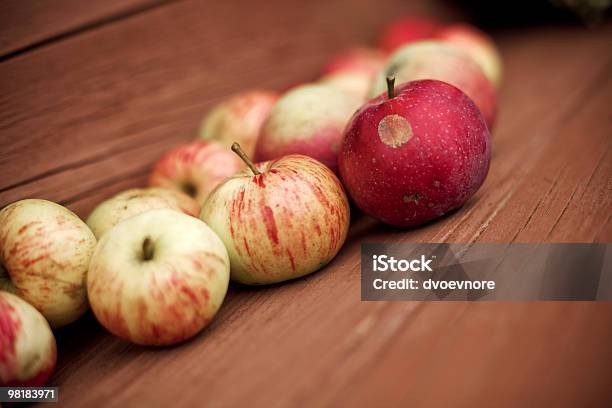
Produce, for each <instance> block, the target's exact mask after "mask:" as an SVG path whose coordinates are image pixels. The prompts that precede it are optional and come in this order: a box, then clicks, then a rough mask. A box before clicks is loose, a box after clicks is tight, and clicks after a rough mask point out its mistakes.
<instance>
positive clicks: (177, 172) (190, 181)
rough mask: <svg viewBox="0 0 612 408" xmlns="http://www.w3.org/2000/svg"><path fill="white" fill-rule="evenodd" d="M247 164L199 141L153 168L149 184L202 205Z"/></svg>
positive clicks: (180, 148)
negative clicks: (184, 195)
mask: <svg viewBox="0 0 612 408" xmlns="http://www.w3.org/2000/svg"><path fill="white" fill-rule="evenodd" d="M243 167H244V165H243V163H242V162H241V161H240V159H238V158H237V157H236V156H235V155H233V154H232V152H230V151H229V150H228V149H227V148H226V147H225V146H224V145H222V144H221V143H219V142H214V141H205V140H196V141H194V142H191V143H188V144H184V145H181V146H178V147H176V148H174V149H172V150H170V151H169V152H168V153H166V155H164V156H163V157H162V158H161V159H159V161H158V162H157V163H156V164H155V166H154V167H153V171H152V172H151V176H150V177H149V184H150V185H151V186H154V187H164V188H169V189H173V190H178V191H182V192H184V193H187V195H189V196H191V197H193V198H195V200H196V201H197V202H198V204H201V203H202V202H203V201H204V200H205V199H206V197H207V196H208V193H210V192H211V191H212V190H213V189H214V188H215V187H216V186H217V184H219V183H220V182H222V181H223V180H225V179H226V178H227V177H229V176H231V175H233V174H235V173H236V172H238V171H240V170H242V168H243Z"/></svg>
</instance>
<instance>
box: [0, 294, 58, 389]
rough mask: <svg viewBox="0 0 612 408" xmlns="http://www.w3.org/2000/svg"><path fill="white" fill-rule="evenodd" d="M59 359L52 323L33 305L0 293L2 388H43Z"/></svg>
mask: <svg viewBox="0 0 612 408" xmlns="http://www.w3.org/2000/svg"><path fill="white" fill-rule="evenodd" d="M56 358H57V352H56V345H55V337H53V333H52V332H51V328H50V327H49V323H47V321H46V320H45V318H44V316H43V315H41V314H40V312H39V311H38V310H36V309H35V308H34V307H33V306H32V305H30V304H29V303H28V302H26V301H25V300H23V299H21V298H19V297H17V296H15V295H13V294H11V293H8V292H3V291H0V386H3V387H42V386H44V385H45V384H46V383H47V382H48V381H49V378H50V377H51V375H53V370H54V369H55V363H56Z"/></svg>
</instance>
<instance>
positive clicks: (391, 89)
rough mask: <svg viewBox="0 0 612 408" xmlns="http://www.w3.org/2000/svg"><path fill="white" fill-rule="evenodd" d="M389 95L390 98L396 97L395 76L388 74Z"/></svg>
mask: <svg viewBox="0 0 612 408" xmlns="http://www.w3.org/2000/svg"><path fill="white" fill-rule="evenodd" d="M387 96H388V97H389V99H393V98H395V77H394V76H388V77H387Z"/></svg>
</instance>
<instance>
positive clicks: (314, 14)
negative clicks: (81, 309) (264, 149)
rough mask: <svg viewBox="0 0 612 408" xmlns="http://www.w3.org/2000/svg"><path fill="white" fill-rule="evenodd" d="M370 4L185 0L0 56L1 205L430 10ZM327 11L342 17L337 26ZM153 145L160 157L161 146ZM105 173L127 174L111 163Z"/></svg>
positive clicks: (288, 80) (282, 81) (308, 70)
mask: <svg viewBox="0 0 612 408" xmlns="http://www.w3.org/2000/svg"><path fill="white" fill-rule="evenodd" d="M226 3H227V4H226ZM369 7H370V2H369V1H367V0H361V1H358V2H354V4H353V5H352V7H350V8H344V7H342V6H340V5H331V6H330V5H328V2H325V1H322V0H320V1H314V2H306V3H305V4H304V5H303V7H300V8H299V9H296V8H295V7H294V6H293V5H291V4H289V3H287V2H283V1H280V0H275V1H273V2H271V3H269V4H268V5H267V8H266V9H269V10H275V13H268V12H263V11H261V10H260V11H257V10H255V11H254V9H252V8H250V7H244V5H242V4H236V3H234V2H219V4H215V5H214V7H209V6H208V5H207V4H205V3H204V2H194V1H186V2H180V3H173V4H170V5H167V6H164V7H159V8H155V9H152V10H150V11H148V12H147V13H144V14H141V15H135V16H133V17H131V18H129V19H126V20H122V21H120V22H117V23H116V24H111V25H108V26H104V27H100V28H99V29H96V30H92V31H87V32H84V33H83V34H82V35H78V36H75V37H71V38H67V39H65V40H64V41H61V42H60V43H56V44H52V45H50V46H48V47H44V48H41V49H37V50H35V52H32V53H28V54H25V55H23V56H20V57H19V58H15V59H11V60H8V61H5V62H4V63H2V64H1V65H0V78H2V82H1V85H0V90H1V92H0V146H2V149H1V150H0V174H2V175H3V176H2V177H1V178H0V206H3V205H6V204H7V203H8V202H9V201H11V200H14V199H16V198H22V197H26V196H28V194H30V193H31V192H32V191H36V192H37V194H40V195H42V196H44V195H47V194H48V195H49V196H53V195H54V194H55V192H54V190H53V189H45V188H44V186H45V185H46V179H47V178H55V179H56V180H60V179H61V180H64V182H65V183H70V180H71V176H70V174H71V172H73V171H74V170H75V169H77V168H80V167H83V166H92V165H94V164H95V163H98V162H102V161H105V160H107V159H108V157H110V156H113V155H115V154H117V153H119V152H124V151H128V150H133V149H137V148H139V147H140V146H143V145H146V144H149V143H153V142H160V141H162V140H166V139H170V138H172V139H173V140H174V142H175V143H176V142H178V141H179V140H189V139H191V138H193V137H194V136H195V134H196V129H197V126H198V122H199V120H200V118H201V117H202V115H203V113H204V112H205V111H206V110H207V109H208V108H209V107H210V106H211V105H212V104H213V103H215V102H217V101H219V100H220V99H222V98H224V97H227V96H228V95H229V94H231V93H233V92H237V91H239V90H243V89H245V88H249V87H264V88H276V89H280V88H283V87H286V86H287V85H288V84H293V83H296V82H299V81H303V80H308V79H310V78H313V77H314V76H315V75H316V74H317V72H318V70H319V69H320V67H321V66H322V64H323V62H324V61H325V60H326V59H327V58H328V57H329V56H330V55H331V54H333V53H335V52H337V51H338V50H340V49H342V48H343V47H345V46H349V45H351V44H355V43H368V42H372V41H373V40H374V35H373V33H375V32H377V30H378V29H379V28H380V27H381V26H382V25H383V24H384V23H385V22H386V21H388V20H389V19H390V18H391V17H392V16H393V15H395V14H396V13H405V12H408V11H410V10H415V9H420V10H421V11H423V10H430V9H435V8H434V6H432V5H429V4H427V3H423V2H419V3H410V4H404V2H401V1H399V0H398V1H395V2H389V3H385V4H383V5H380V6H377V13H375V14H374V15H372V16H371V18H370V17H368V18H365V17H364V16H367V15H368V14H369V13H367V10H368V9H369ZM370 14H371V13H370ZM334 15H344V16H345V19H344V22H343V29H342V30H338V22H337V21H336V20H335V19H334V18H333V17H331V16H334ZM279 16H282V17H281V18H279ZM305 16H306V17H305ZM287 33H291V34H292V35H287ZM126 39H129V41H127V40H126ZM219 39H223V41H220V40H219ZM254 39H255V40H256V41H257V47H253V46H252V44H253V42H252V41H253V40H254ZM43 66H44V67H45V70H41V69H40V67H43ZM77 107H78V109H77ZM158 146H159V150H157V156H160V155H161V154H162V152H163V151H164V149H165V147H166V146H164V145H163V144H161V143H160V144H159V145H158ZM153 156H155V154H152V155H151V156H148V157H149V159H148V162H149V163H150V162H151V158H152V157H153ZM145 161H146V160H145V159H144V158H143V164H144V163H145ZM24 163H25V165H24ZM107 175H109V174H107ZM107 175H104V177H106V176H107ZM113 175H114V176H117V177H118V178H119V177H123V176H130V175H129V174H126V173H125V172H123V170H122V168H121V167H120V166H118V167H117V168H115V169H114V170H113ZM30 184H33V186H30ZM53 184H54V183H50V184H49V185H53ZM10 190H12V191H11V193H10V194H6V192H8V191H10Z"/></svg>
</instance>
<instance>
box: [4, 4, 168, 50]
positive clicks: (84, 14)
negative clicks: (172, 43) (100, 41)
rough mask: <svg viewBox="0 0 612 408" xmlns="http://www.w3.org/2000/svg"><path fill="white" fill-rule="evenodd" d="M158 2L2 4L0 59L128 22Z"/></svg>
mask: <svg viewBox="0 0 612 408" xmlns="http://www.w3.org/2000/svg"><path fill="white" fill-rule="evenodd" d="M159 3H160V1H159V0H157V1H156V0H89V1H81V0H53V1H47V0H30V1H21V0H4V1H2V2H0V58H2V57H6V56H7V55H9V56H10V55H15V54H19V53H22V52H27V51H29V50H30V49H32V48H35V47H38V46H43V45H44V44H46V43H50V42H51V41H56V40H58V39H61V38H62V37H65V36H68V35H74V34H78V33H79V32H80V31H83V30H86V29H92V28H94V27H96V26H99V25H102V24H108V23H111V22H113V21H116V20H119V19H122V18H127V17H128V16H130V15H132V14H135V13H139V12H143V11H145V10H146V9H147V8H149V7H152V6H155V5H158V4H159Z"/></svg>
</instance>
